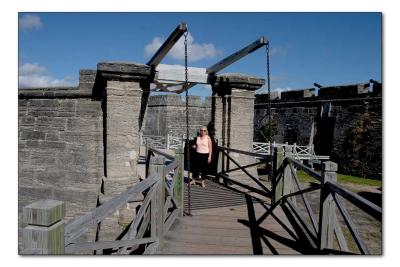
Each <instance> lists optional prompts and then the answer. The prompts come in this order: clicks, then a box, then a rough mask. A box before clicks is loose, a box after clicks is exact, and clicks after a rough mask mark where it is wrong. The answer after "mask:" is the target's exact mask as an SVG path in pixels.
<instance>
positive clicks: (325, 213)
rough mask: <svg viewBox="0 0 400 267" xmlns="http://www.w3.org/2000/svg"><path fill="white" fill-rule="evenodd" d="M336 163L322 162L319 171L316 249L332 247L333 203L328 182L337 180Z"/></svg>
mask: <svg viewBox="0 0 400 267" xmlns="http://www.w3.org/2000/svg"><path fill="white" fill-rule="evenodd" d="M336 171H337V164H336V163H333V162H324V164H323V166H322V173H321V194H320V197H319V199H320V208H319V228H318V243H319V244H318V249H319V250H320V251H321V250H323V249H332V248H333V237H334V228H333V227H334V221H333V216H334V213H335V203H334V200H333V196H332V194H331V192H330V188H329V186H328V183H336V181H337V174H336Z"/></svg>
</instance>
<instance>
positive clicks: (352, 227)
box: [333, 194, 369, 254]
mask: <svg viewBox="0 0 400 267" xmlns="http://www.w3.org/2000/svg"><path fill="white" fill-rule="evenodd" d="M333 199H334V201H335V203H336V207H337V208H338V209H339V211H340V213H341V214H342V216H343V219H344V221H345V223H346V225H347V227H348V229H349V230H350V233H351V235H352V236H353V238H354V241H355V242H356V244H357V247H358V249H359V250H360V252H361V254H369V252H368V249H367V246H366V245H365V243H364V241H363V240H362V239H361V237H360V234H359V233H358V231H357V227H356V226H355V225H354V223H353V221H352V219H351V216H350V214H349V213H348V212H347V210H346V209H345V208H344V207H343V205H342V204H341V202H340V200H339V199H338V198H337V197H336V195H335V194H333Z"/></svg>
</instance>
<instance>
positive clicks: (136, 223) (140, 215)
mask: <svg viewBox="0 0 400 267" xmlns="http://www.w3.org/2000/svg"><path fill="white" fill-rule="evenodd" d="M155 192H156V191H155V186H153V187H152V188H151V189H150V191H149V193H148V194H147V195H146V198H145V199H144V201H143V203H142V205H141V206H140V208H139V211H138V213H137V214H136V217H135V221H134V222H133V223H132V224H131V225H130V227H129V230H128V232H127V233H126V235H125V236H124V237H123V238H122V240H125V239H132V238H133V237H134V236H136V233H137V227H138V226H139V223H140V221H141V220H142V218H143V216H144V214H145V212H146V210H147V207H148V206H149V204H150V201H151V200H152V199H153V197H154V194H155Z"/></svg>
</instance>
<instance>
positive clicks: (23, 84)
mask: <svg viewBox="0 0 400 267" xmlns="http://www.w3.org/2000/svg"><path fill="white" fill-rule="evenodd" d="M18 81H19V88H40V87H61V86H72V85H73V81H72V79H71V78H70V77H65V78H63V79H57V78H54V77H52V76H51V75H49V74H48V72H47V69H46V68H45V67H43V66H40V65H39V64H38V63H33V64H32V63H25V64H23V65H22V66H20V67H19V76H18Z"/></svg>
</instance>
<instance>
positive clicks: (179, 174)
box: [174, 148, 184, 216]
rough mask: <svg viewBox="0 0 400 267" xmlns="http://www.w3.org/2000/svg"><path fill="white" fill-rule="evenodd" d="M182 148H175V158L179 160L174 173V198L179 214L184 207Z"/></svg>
mask: <svg viewBox="0 0 400 267" xmlns="http://www.w3.org/2000/svg"><path fill="white" fill-rule="evenodd" d="M183 158H184V157H183V149H182V148H178V149H176V150H175V160H177V161H178V162H179V165H178V167H177V168H176V170H175V171H176V174H175V186H174V199H175V200H176V201H177V202H178V203H177V204H178V205H179V215H180V216H183V208H184V198H183V189H184V181H183V179H184V175H183V167H184V166H183V165H184V163H183Z"/></svg>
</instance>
